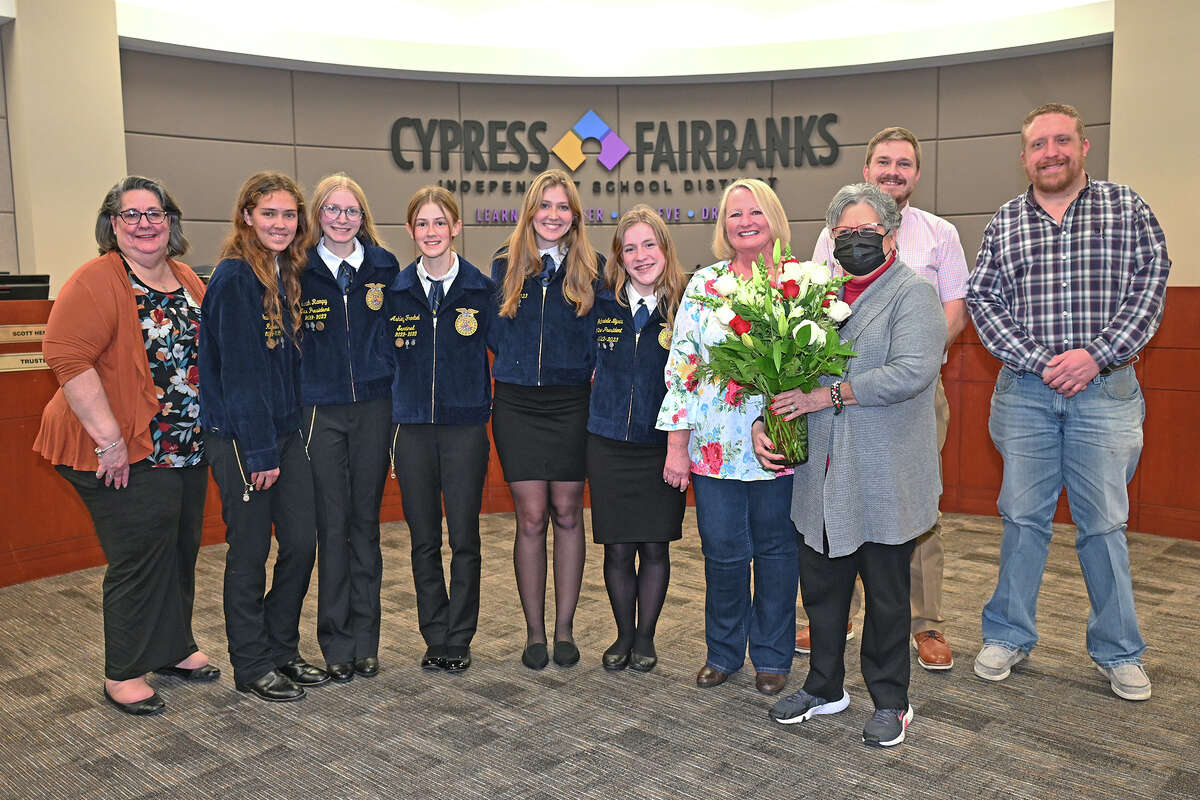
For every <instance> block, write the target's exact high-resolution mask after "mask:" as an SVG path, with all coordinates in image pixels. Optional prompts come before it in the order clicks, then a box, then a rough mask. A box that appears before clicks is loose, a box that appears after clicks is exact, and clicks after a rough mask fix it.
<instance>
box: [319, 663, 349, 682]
mask: <svg viewBox="0 0 1200 800" xmlns="http://www.w3.org/2000/svg"><path fill="white" fill-rule="evenodd" d="M325 671H326V672H328V673H329V677H330V678H333V680H334V681H336V682H337V683H349V682H350V681H352V680H354V664H353V663H352V662H350V661H343V662H341V663H339V664H326V665H325Z"/></svg>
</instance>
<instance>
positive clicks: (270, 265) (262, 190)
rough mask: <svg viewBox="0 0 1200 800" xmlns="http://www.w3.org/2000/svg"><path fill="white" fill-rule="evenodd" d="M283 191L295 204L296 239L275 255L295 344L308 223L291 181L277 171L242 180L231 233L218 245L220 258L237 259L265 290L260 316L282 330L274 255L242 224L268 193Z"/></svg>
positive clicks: (281, 312)
mask: <svg viewBox="0 0 1200 800" xmlns="http://www.w3.org/2000/svg"><path fill="white" fill-rule="evenodd" d="M275 192H287V193H288V194H290V195H291V196H292V198H293V199H294V200H295V201H296V238H294V239H292V243H291V244H289V245H288V247H287V249H286V250H284V251H283V252H282V253H279V256H278V263H279V279H282V281H283V291H284V294H285V295H286V296H287V301H288V323H289V324H288V325H287V326H286V329H287V330H290V331H291V334H292V341H293V342H296V343H297V344H298V343H299V338H300V336H299V332H300V273H301V272H302V271H303V269H304V263H305V257H304V244H303V241H304V239H305V237H306V234H307V233H308V220H307V218H306V217H305V216H304V194H303V193H302V192H301V191H300V187H299V186H298V185H297V184H296V182H295V181H294V180H292V179H291V178H289V177H288V176H287V175H284V174H283V173H281V172H256V173H254V174H253V175H251V176H250V177H249V178H247V179H246V183H245V184H243V185H242V189H241V191H239V192H238V196H237V201H236V202H235V203H234V204H233V230H232V231H230V232H229V235H228V236H226V237H225V241H224V242H223V243H222V245H221V257H222V258H240V259H242V260H243V261H245V262H246V263H247V264H249V265H250V268H251V269H253V270H254V276H255V277H256V278H258V282H259V283H261V284H262V285H263V288H264V289H265V290H266V291H264V292H263V313H264V314H266V315H267V319H268V320H270V322H271V323H272V324H274V325H277V326H279V329H280V330H284V329H285V326H284V324H283V309H282V308H281V307H280V303H279V279H277V278H276V277H275V263H276V255H275V253H273V252H271V251H270V250H268V249H267V248H266V247H264V246H263V244H262V242H260V241H259V240H258V233H257V231H255V230H254V228H253V227H252V226H250V225H249V224H247V223H246V219H245V216H244V215H245V214H249V213H250V212H251V211H253V210H254V208H255V206H257V205H258V204H259V202H260V201H261V200H262V199H263V198H264V197H266V196H267V195H269V194H274V193H275Z"/></svg>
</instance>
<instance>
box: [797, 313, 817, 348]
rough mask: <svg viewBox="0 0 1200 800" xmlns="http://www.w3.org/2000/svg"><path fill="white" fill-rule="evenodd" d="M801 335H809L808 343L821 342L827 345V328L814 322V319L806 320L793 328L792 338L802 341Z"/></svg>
mask: <svg viewBox="0 0 1200 800" xmlns="http://www.w3.org/2000/svg"><path fill="white" fill-rule="evenodd" d="M801 336H807V337H808V344H819V345H821V346H822V347H824V346H825V330H824V329H823V328H822V327H821V326H820V325H817V324H816V323H814V322H813V321H812V320H807V319H806V320H804V321H803V322H801V323H800V324H799V325H797V326H796V327H794V328H792V338H793V339H795V340H796V341H798V342H799V341H801Z"/></svg>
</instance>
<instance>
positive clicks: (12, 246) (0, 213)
mask: <svg viewBox="0 0 1200 800" xmlns="http://www.w3.org/2000/svg"><path fill="white" fill-rule="evenodd" d="M3 54H4V47H3V43H2V41H0V272H20V271H21V270H20V268H19V266H18V261H17V221H16V214H15V213H14V210H13V209H14V203H13V186H12V162H11V161H10V160H9V154H8V102H7V100H6V98H5V96H4V58H3Z"/></svg>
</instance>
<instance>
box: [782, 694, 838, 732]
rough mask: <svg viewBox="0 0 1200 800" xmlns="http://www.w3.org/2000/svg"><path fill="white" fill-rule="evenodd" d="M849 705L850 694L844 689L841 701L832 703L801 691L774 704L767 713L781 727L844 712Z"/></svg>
mask: <svg viewBox="0 0 1200 800" xmlns="http://www.w3.org/2000/svg"><path fill="white" fill-rule="evenodd" d="M849 705H850V693H849V692H847V691H846V690H845V689H843V690H842V697H841V699H840V700H833V701H830V700H826V699H825V698H824V697H814V696H813V695H811V694H809V693H808V692H806V691H804V690H803V689H801V690H800V691H798V692H792V693H791V694H789V695H788V696H787V697H785V698H783V699H782V700H780V701H778V702H777V703H775V705H773V706H772V707H771V710H770V711H769V712H767V713H769V714H770V715H771V719H773V720H775V721H776V722H778V723H780V724H782V725H791V724H792V723H793V722H804V721H805V720H807V719H812V718H813V717H815V716H816V715H817V714H836V713H838V712H839V711H845V710H846V707H847V706H849Z"/></svg>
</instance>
